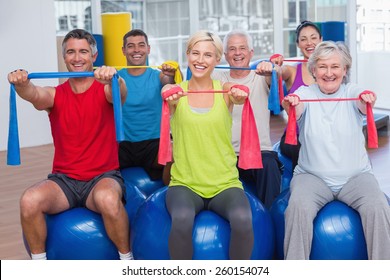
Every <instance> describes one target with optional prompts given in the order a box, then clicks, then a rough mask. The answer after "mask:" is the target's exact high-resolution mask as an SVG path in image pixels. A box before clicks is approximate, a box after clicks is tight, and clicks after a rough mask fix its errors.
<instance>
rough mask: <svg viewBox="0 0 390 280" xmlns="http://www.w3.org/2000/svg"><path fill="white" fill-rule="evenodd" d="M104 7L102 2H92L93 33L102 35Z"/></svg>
mask: <svg viewBox="0 0 390 280" xmlns="http://www.w3.org/2000/svg"><path fill="white" fill-rule="evenodd" d="M101 14H102V6H101V2H100V0H91V21H92V33H93V34H102V17H101Z"/></svg>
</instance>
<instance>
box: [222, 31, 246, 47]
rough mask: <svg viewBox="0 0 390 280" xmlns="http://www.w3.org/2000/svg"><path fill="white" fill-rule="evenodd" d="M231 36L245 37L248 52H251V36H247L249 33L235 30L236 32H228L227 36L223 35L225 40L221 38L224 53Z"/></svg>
mask: <svg viewBox="0 0 390 280" xmlns="http://www.w3.org/2000/svg"><path fill="white" fill-rule="evenodd" d="M232 36H242V37H245V39H246V41H247V42H248V47H249V50H253V40H252V37H251V35H249V33H248V32H246V31H245V30H238V29H237V30H232V31H230V32H229V33H228V34H226V35H225V38H223V48H224V50H225V51H227V48H228V42H229V39H230V38H231V37H232Z"/></svg>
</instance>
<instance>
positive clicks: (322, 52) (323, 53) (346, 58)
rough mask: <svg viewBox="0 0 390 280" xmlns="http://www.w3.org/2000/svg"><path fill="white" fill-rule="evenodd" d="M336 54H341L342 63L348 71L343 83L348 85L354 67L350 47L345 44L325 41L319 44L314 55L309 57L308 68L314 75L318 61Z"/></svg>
mask: <svg viewBox="0 0 390 280" xmlns="http://www.w3.org/2000/svg"><path fill="white" fill-rule="evenodd" d="M334 53H337V54H339V55H340V57H341V63H342V65H343V66H345V68H346V70H347V71H346V72H347V74H346V75H345V77H344V78H343V83H348V82H349V76H350V70H351V66H352V57H351V54H350V53H349V49H348V47H347V46H346V45H345V44H344V43H343V42H333V41H323V42H321V43H319V44H318V45H317V46H316V48H315V50H314V52H313V53H312V55H311V56H310V57H309V60H308V63H307V68H308V69H309V72H310V73H311V74H312V75H313V72H314V68H315V67H316V65H317V62H318V60H320V59H326V58H328V57H329V56H331V55H333V54H334ZM313 77H314V76H313ZM314 79H315V77H314Z"/></svg>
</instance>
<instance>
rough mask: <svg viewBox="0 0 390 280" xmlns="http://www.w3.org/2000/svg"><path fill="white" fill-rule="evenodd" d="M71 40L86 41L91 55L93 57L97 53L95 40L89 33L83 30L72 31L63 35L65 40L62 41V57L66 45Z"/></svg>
mask: <svg viewBox="0 0 390 280" xmlns="http://www.w3.org/2000/svg"><path fill="white" fill-rule="evenodd" d="M71 38H73V39H78V40H82V39H85V40H87V42H88V44H89V46H90V47H91V52H92V55H95V54H96V53H97V52H98V49H97V44H96V40H95V38H94V37H93V35H92V34H91V33H89V32H88V31H86V30H84V29H73V30H72V31H69V33H68V34H66V35H65V38H64V40H63V41H62V56H63V57H65V49H66V43H67V42H68V40H69V39H71Z"/></svg>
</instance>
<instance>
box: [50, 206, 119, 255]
mask: <svg viewBox="0 0 390 280" xmlns="http://www.w3.org/2000/svg"><path fill="white" fill-rule="evenodd" d="M46 221H47V240H46V255H47V258H48V259H49V260H50V259H51V260H116V259H119V255H118V250H117V248H116V247H115V245H114V243H113V242H112V241H111V240H110V239H109V238H108V236H107V233H106V230H105V228H104V224H103V220H102V217H101V215H99V214H97V213H95V212H92V211H90V210H88V209H86V208H74V209H70V210H67V211H65V212H62V213H60V214H56V215H47V219H46Z"/></svg>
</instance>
